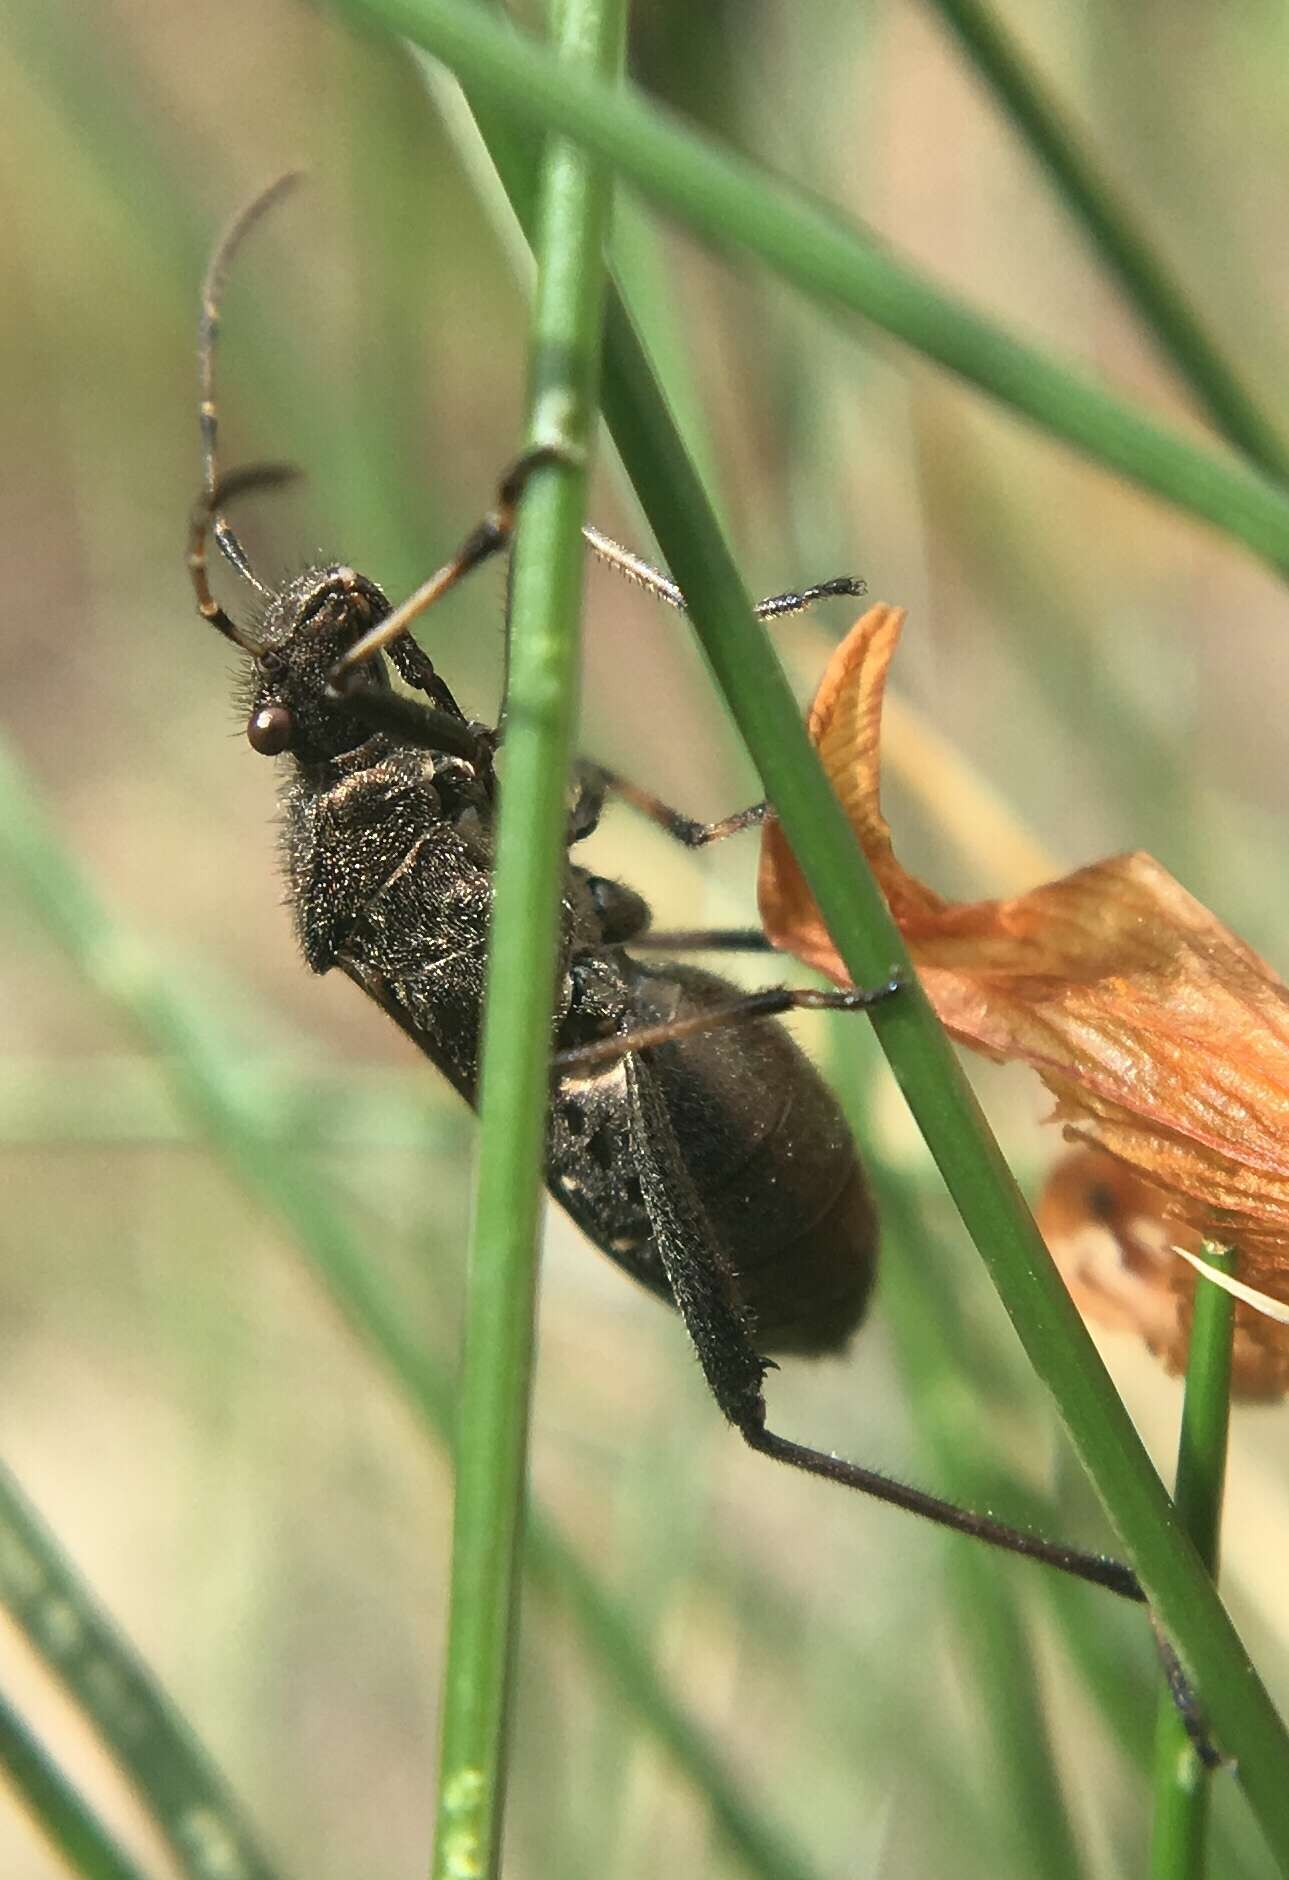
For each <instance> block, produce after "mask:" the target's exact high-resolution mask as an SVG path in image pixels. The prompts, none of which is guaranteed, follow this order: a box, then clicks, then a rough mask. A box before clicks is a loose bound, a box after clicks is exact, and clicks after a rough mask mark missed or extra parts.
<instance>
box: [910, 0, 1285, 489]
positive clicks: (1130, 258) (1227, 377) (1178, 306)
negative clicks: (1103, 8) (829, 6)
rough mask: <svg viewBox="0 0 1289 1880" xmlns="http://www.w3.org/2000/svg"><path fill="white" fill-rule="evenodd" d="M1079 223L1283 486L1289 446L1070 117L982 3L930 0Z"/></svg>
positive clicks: (1244, 446)
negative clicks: (1266, 415) (1098, 164)
mask: <svg viewBox="0 0 1289 1880" xmlns="http://www.w3.org/2000/svg"><path fill="white" fill-rule="evenodd" d="M931 4H932V5H933V6H934V7H935V8H936V9H937V11H938V12H939V13H940V16H941V17H942V19H943V20H944V21H945V23H946V25H948V26H949V28H950V29H951V30H952V31H953V32H954V33H955V34H956V35H957V38H958V41H959V44H960V45H961V46H962V47H963V48H964V50H965V51H966V53H967V56H968V58H969V59H970V60H971V62H972V64H973V65H974V66H975V69H976V70H977V72H979V74H980V76H981V78H982V79H983V80H984V81H985V83H986V84H987V85H988V86H989V87H990V89H991V90H992V91H993V93H994V95H995V97H996V98H997V100H998V102H999V104H1000V106H1001V107H1002V109H1003V110H1004V111H1005V113H1006V114H1007V116H1008V117H1009V118H1010V119H1011V121H1012V123H1013V124H1014V125H1015V127H1016V129H1017V130H1018V131H1019V133H1020V135H1021V136H1022V137H1023V138H1024V140H1025V142H1026V143H1027V144H1028V145H1029V147H1030V149H1031V150H1032V151H1033V153H1034V155H1035V156H1036V157H1037V158H1038V160H1039V162H1040V163H1041V164H1042V165H1043V167H1044V169H1045V170H1046V171H1047V173H1048V175H1049V176H1050V177H1051V179H1052V182H1053V183H1054V185H1055V186H1056V189H1057V192H1058V194H1059V195H1061V196H1062V197H1063V198H1064V200H1065V202H1066V203H1067V204H1068V206H1069V208H1070V209H1071V211H1072V212H1073V214H1074V215H1075V216H1076V217H1077V219H1078V220H1079V221H1080V222H1081V223H1082V224H1083V227H1084V228H1085V229H1086V231H1087V233H1088V235H1089V237H1090V238H1091V240H1092V243H1093V245H1094V247H1095V248H1096V250H1097V252H1098V253H1099V254H1100V255H1101V256H1102V258H1103V259H1104V261H1105V262H1106V265H1107V266H1108V267H1109V269H1110V271H1111V273H1112V274H1113V275H1114V277H1115V279H1116V280H1117V281H1118V282H1119V285H1120V286H1121V287H1122V288H1123V290H1124V293H1125V294H1126V295H1127V297H1128V299H1129V300H1130V301H1131V302H1132V304H1133V306H1134V307H1135V308H1136V309H1137V312H1138V313H1139V315H1140V316H1141V318H1142V320H1143V321H1144V322H1145V324H1146V326H1147V327H1148V328H1149V329H1150V330H1151V332H1153V333H1154V335H1155V337H1156V338H1157V340H1158V341H1159V344H1160V346H1161V347H1162V349H1163V351H1164V352H1165V354H1166V355H1167V357H1168V358H1169V359H1170V360H1171V361H1172V364H1173V366H1174V367H1175V368H1176V370H1177V372H1178V374H1179V375H1180V377H1181V378H1182V379H1183V380H1184V382H1185V383H1186V384H1187V385H1189V386H1190V388H1191V390H1192V391H1193V392H1194V394H1195V396H1196V398H1197V399H1198V400H1199V402H1200V404H1201V405H1202V407H1203V408H1204V410H1205V411H1206V412H1207V414H1208V416H1209V417H1210V418H1211V419H1212V421H1213V423H1214V424H1215V425H1216V426H1217V428H1218V430H1219V431H1221V432H1222V434H1223V435H1224V436H1225V437H1226V438H1227V439H1228V440H1229V441H1230V442H1231V443H1232V444H1234V446H1235V448H1236V449H1237V450H1239V451H1242V452H1243V454H1244V455H1245V456H1246V457H1247V458H1249V460H1250V462H1252V463H1255V464H1257V465H1259V466H1260V468H1262V469H1263V470H1265V471H1267V473H1268V474H1269V475H1270V476H1273V477H1276V478H1278V479H1280V480H1281V481H1284V480H1286V479H1289V448H1287V447H1286V445H1285V443H1284V440H1283V439H1282V438H1281V437H1279V436H1278V435H1277V433H1276V431H1275V428H1274V426H1272V425H1271V424H1269V423H1268V422H1267V419H1266V418H1265V417H1264V415H1263V413H1262V412H1261V411H1260V410H1259V408H1258V406H1257V404H1256V402H1255V400H1254V399H1253V398H1252V396H1251V395H1250V394H1249V392H1247V391H1246V390H1245V388H1244V386H1243V385H1242V384H1241V382H1240V378H1239V374H1238V373H1237V372H1236V370H1235V367H1234V366H1233V365H1232V363H1231V361H1230V360H1229V359H1228V358H1227V357H1226V355H1225V354H1224V352H1223V351H1222V348H1221V347H1220V346H1219V344H1218V342H1217V341H1216V340H1215V339H1214V337H1213V335H1212V334H1211V333H1210V332H1209V331H1208V329H1207V327H1206V326H1205V325H1204V323H1203V321H1202V320H1201V319H1200V317H1199V315H1198V314H1197V313H1196V312H1195V310H1194V308H1193V307H1192V305H1191V302H1190V298H1189V296H1188V295H1187V293H1186V290H1185V289H1184V287H1183V286H1182V284H1181V282H1180V281H1178V280H1177V279H1176V277H1175V276H1174V274H1173V273H1172V270H1171V269H1170V268H1169V267H1168V264H1167V263H1166V262H1165V261H1164V259H1163V257H1162V256H1161V255H1159V254H1158V253H1157V252H1156V251H1155V249H1154V247H1153V245H1152V243H1151V241H1150V239H1149V237H1148V236H1147V234H1146V232H1145V230H1144V228H1143V227H1142V226H1141V224H1140V223H1139V222H1138V221H1137V220H1136V219H1135V217H1134V216H1133V215H1132V213H1131V211H1130V210H1129V209H1128V207H1127V205H1126V204H1125V203H1124V202H1123V200H1122V198H1121V196H1120V194H1119V192H1118V191H1117V190H1116V188H1115V187H1114V185H1113V184H1112V183H1111V182H1110V180H1109V178H1108V177H1107V176H1105V175H1104V174H1103V172H1102V171H1101V170H1100V169H1099V168H1098V166H1097V162H1096V159H1095V158H1094V157H1093V155H1092V153H1091V151H1090V150H1089V149H1088V148H1087V147H1086V145H1085V144H1084V143H1083V142H1082V141H1081V139H1080V136H1079V133H1078V131H1077V129H1076V128H1075V125H1074V123H1073V121H1072V120H1071V118H1070V116H1069V114H1068V113H1067V112H1066V111H1065V110H1064V108H1063V107H1062V106H1061V104H1060V103H1059V102H1058V101H1057V99H1056V98H1055V97H1054V95H1053V93H1052V92H1051V90H1050V88H1049V87H1048V85H1047V84H1046V82H1045V81H1044V79H1043V78H1042V77H1041V76H1040V74H1039V73H1038V72H1037V71H1035V69H1034V67H1033V66H1032V65H1031V64H1030V63H1029V61H1028V60H1027V59H1026V57H1025V55H1024V53H1023V52H1022V51H1021V49H1020V47H1019V45H1018V44H1017V43H1016V41H1015V40H1014V39H1013V38H1012V36H1011V34H1010V33H1009V32H1008V30H1007V28H1006V27H1005V26H1004V25H1003V23H1002V21H1001V20H1000V19H999V18H998V17H997V15H996V14H995V13H993V12H992V11H991V10H990V8H989V6H988V5H987V4H986V0H931Z"/></svg>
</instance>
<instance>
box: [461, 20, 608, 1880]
mask: <svg viewBox="0 0 1289 1880" xmlns="http://www.w3.org/2000/svg"><path fill="white" fill-rule="evenodd" d="M551 11H552V21H551V25H552V33H553V35H554V36H555V37H556V40H557V44H558V57H559V59H560V60H561V62H563V63H566V64H568V65H571V66H574V67H576V66H585V67H587V68H588V69H589V70H591V71H593V72H596V73H599V74H602V75H604V76H605V77H608V78H611V77H612V76H613V75H614V74H615V73H617V72H618V71H619V70H620V67H621V61H622V49H623V44H624V40H625V5H624V0H553V5H552V9H551ZM611 199H612V179H611V175H610V173H609V172H608V171H607V170H606V168H605V167H604V166H603V165H601V164H599V163H598V162H595V161H593V160H592V159H591V158H590V157H589V156H588V155H587V154H586V153H585V152H584V151H582V150H580V149H578V148H577V147H575V146H574V145H572V144H570V143H568V142H567V141H566V140H564V139H562V138H551V139H550V140H549V142H548V144H547V147H546V150H545V153H544V157H543V163H542V176H541V184H540V188H539V208H538V224H537V228H538V234H537V242H536V249H537V264H538V265H537V285H536V293H535V299H534V306H533V329H532V365H531V383H530V387H529V419H528V430H527V448H528V450H529V451H530V452H538V451H541V450H544V449H549V448H551V447H554V448H555V449H557V450H558V452H559V453H560V455H559V457H558V459H556V460H552V461H547V462H539V463H538V464H537V467H536V468H535V469H533V470H532V471H531V472H530V473H529V476H528V480H527V482H526V485H525V488H524V494H523V499H522V504H521V516H520V523H519V528H518V533H517V536H516V540H515V548H514V555H513V558H512V562H511V590H510V633H509V666H508V683H507V689H506V713H505V723H506V742H505V750H504V768H503V782H502V789H501V801H500V809H499V816H498V834H497V864H496V878H495V879H496V892H495V900H494V904H493V920H492V929H491V936H490V943H489V949H488V972H487V996H486V1001H485V1009H484V1026H483V1048H482V1057H481V1069H480V1095H479V1119H480V1146H479V1172H478V1184H477V1190H476V1201H475V1220H474V1232H473V1235H472V1239H471V1255H470V1286H469V1300H468V1307H467V1323H466V1337H465V1358H464V1366H463V1374H462V1381H461V1409H460V1424H459V1435H458V1441H457V1477H456V1508H455V1519H454V1526H453V1547H452V1592H451V1603H450V1611H449V1620H448V1647H447V1667H446V1671H445V1673H444V1686H443V1691H444V1698H443V1723H442V1748H441V1763H440V1783H439V1803H438V1823H437V1830H436V1835H435V1851H434V1874H435V1876H436V1880H457V1877H458V1876H460V1875H462V1874H478V1875H492V1874H495V1873H496V1872H497V1871H498V1869H499V1864H500V1848H501V1827H502V1819H503V1813H504V1797H505V1755H504V1742H505V1727H506V1713H507V1704H508V1690H509V1671H510V1667H511V1665H512V1664H513V1661H514V1638H513V1631H514V1624H515V1617H516V1601H515V1581H516V1566H517V1561H518V1549H519V1540H520V1534H521V1530H522V1524H523V1502H524V1475H525V1461H526V1444H527V1428H528V1402H529V1390H530V1378H531V1368H532V1339H533V1312H534V1304H535V1291H536V1265H537V1231H538V1224H539V1220H540V1212H541V1197H542V1176H543V1171H544V1166H545V1157H546V1109H547V1086H548V1083H549V1077H550V1035H551V1003H552V996H553V988H554V985H555V981H556V972H557V965H558V949H559V913H560V900H561V893H562V889H563V880H564V865H565V864H564V858H565V851H566V846H567V828H566V824H567V817H568V808H567V779H568V774H569V765H570V762H571V759H572V754H573V736H574V724H575V719H576V698H577V686H578V676H579V673H578V634H577V623H578V615H579V612H580V609H581V591H582V571H583V565H584V562H583V554H582V539H581V528H582V518H583V514H584V510H585V499H586V482H587V468H586V466H587V458H588V453H589V447H590V442H591V439H592V437H593V436H594V431H595V421H596V416H597V406H596V391H597V387H598V383H599V364H600V325H601V310H602V306H603V292H604V257H603V249H604V237H605V231H606V228H607V224H608V215H609V205H610V202H611Z"/></svg>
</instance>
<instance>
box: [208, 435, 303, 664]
mask: <svg viewBox="0 0 1289 1880" xmlns="http://www.w3.org/2000/svg"><path fill="white" fill-rule="evenodd" d="M299 474H300V473H299V471H298V470H297V469H296V468H295V466H294V465H293V464H289V463H260V464H250V465H248V466H247V468H246V469H244V470H234V471H233V472H232V473H231V475H229V476H226V477H223V478H221V479H220V480H219V481H218V482H216V483H215V484H213V485H212V487H211V488H210V489H208V490H203V491H202V493H201V495H200V496H199V497H198V498H197V500H196V502H195V503H194V504H193V506H192V517H191V519H190V521H189V524H188V576H189V579H190V580H191V582H192V586H193V593H194V594H195V595H196V596H197V612H198V613H199V614H200V615H201V617H202V619H203V620H208V621H209V622H210V624H211V626H212V627H218V628H219V631H220V632H221V633H222V634H223V636H224V638H225V639H226V640H231V641H232V642H233V645H234V646H240V647H241V649H242V651H243V652H244V653H256V652H258V651H259V647H258V646H257V644H256V642H255V641H254V640H253V639H252V638H251V636H250V635H249V634H248V633H247V631H246V629H245V628H244V627H239V626H238V624H237V622H236V621H235V620H234V619H233V616H232V615H231V614H229V613H226V612H225V611H224V609H223V608H222V607H221V606H220V604H219V602H218V601H217V600H216V599H215V596H214V595H213V594H212V593H211V591H210V575H209V572H208V570H207V567H206V542H207V539H208V538H209V536H210V535H211V534H212V533H214V534H215V535H216V537H217V538H218V524H217V522H216V517H217V516H218V514H219V510H220V508H221V506H222V505H223V504H224V503H227V502H231V501H232V499H233V498H234V497H235V496H243V495H245V493H246V491H247V490H265V489H276V488H278V487H280V486H281V485H282V484H283V483H289V482H290V481H291V479H292V478H293V477H297V476H299ZM212 525H214V527H213V528H212ZM225 552H226V553H227V550H225ZM255 585H256V587H259V585H260V584H259V582H258V581H257V582H256V583H255ZM260 591H261V592H263V589H261V590H260Z"/></svg>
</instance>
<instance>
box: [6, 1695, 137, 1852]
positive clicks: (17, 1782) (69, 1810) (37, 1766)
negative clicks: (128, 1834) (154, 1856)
mask: <svg viewBox="0 0 1289 1880" xmlns="http://www.w3.org/2000/svg"><path fill="white" fill-rule="evenodd" d="M0 1771H3V1773H4V1777H5V1780H6V1781H7V1782H8V1784H9V1785H10V1787H11V1788H12V1789H13V1790H14V1791H15V1793H16V1794H17V1796H18V1797H19V1799H20V1800H21V1802H22V1804H23V1807H24V1808H25V1809H26V1810H27V1813H28V1814H29V1815H30V1816H31V1818H32V1820H33V1821H34V1822H35V1823H36V1826H37V1827H38V1828H39V1829H40V1831H41V1833H42V1834H43V1835H44V1836H45V1837H46V1839H47V1840H48V1841H49V1843H50V1845H51V1846H52V1847H53V1848H55V1849H56V1850H57V1852H58V1853H59V1854H60V1855H61V1856H62V1857H63V1859H64V1860H65V1861H66V1862H67V1866H68V1870H69V1872H71V1873H76V1874H80V1875H82V1876H84V1880H145V1876H144V1872H143V1869H142V1868H141V1867H136V1866H135V1864H134V1862H133V1861H132V1860H131V1859H130V1857H129V1856H128V1855H127V1854H126V1852H125V1851H124V1849H123V1848H121V1847H119V1846H118V1845H117V1843H116V1841H114V1840H113V1838H112V1836H111V1835H110V1834H109V1833H108V1831H107V1829H106V1828H105V1827H104V1826H103V1823H102V1822H101V1821H100V1820H99V1819H98V1816H97V1815H95V1814H94V1812H93V1810H92V1809H91V1808H90V1806H89V1804H88V1803H87V1802H86V1801H85V1799H84V1797H83V1796H81V1795H79V1794H78V1793H77V1791H76V1790H75V1789H74V1788H73V1787H72V1785H71V1783H70V1782H69V1781H68V1780H67V1778H66V1776H65V1775H64V1774H63V1772H62V1770H61V1769H60V1768H59V1767H58V1765H57V1764H56V1763H53V1762H51V1761H50V1759H49V1757H48V1756H47V1755H46V1754H45V1751H44V1748H43V1747H42V1745H41V1744H40V1743H39V1742H38V1741H37V1740H36V1738H35V1737H34V1736H32V1734H31V1732H30V1731H29V1730H28V1729H27V1727H26V1725H25V1724H24V1723H23V1721H22V1718H21V1717H20V1716H19V1715H18V1713H17V1711H16V1710H14V1709H13V1707H12V1705H11V1704H10V1703H9V1700H8V1699H7V1698H6V1697H4V1696H3V1695H2V1694H0Z"/></svg>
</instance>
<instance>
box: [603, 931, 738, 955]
mask: <svg viewBox="0 0 1289 1880" xmlns="http://www.w3.org/2000/svg"><path fill="white" fill-rule="evenodd" d="M630 944H631V948H632V951H633V952H637V953H638V952H642V951H648V952H651V953H773V952H774V946H773V944H772V943H771V941H769V940H768V939H767V938H766V936H765V931H764V929H763V928H761V927H674V928H666V927H658V928H654V927H648V928H646V929H645V931H644V932H643V933H638V934H633V935H632V936H631V942H630Z"/></svg>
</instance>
